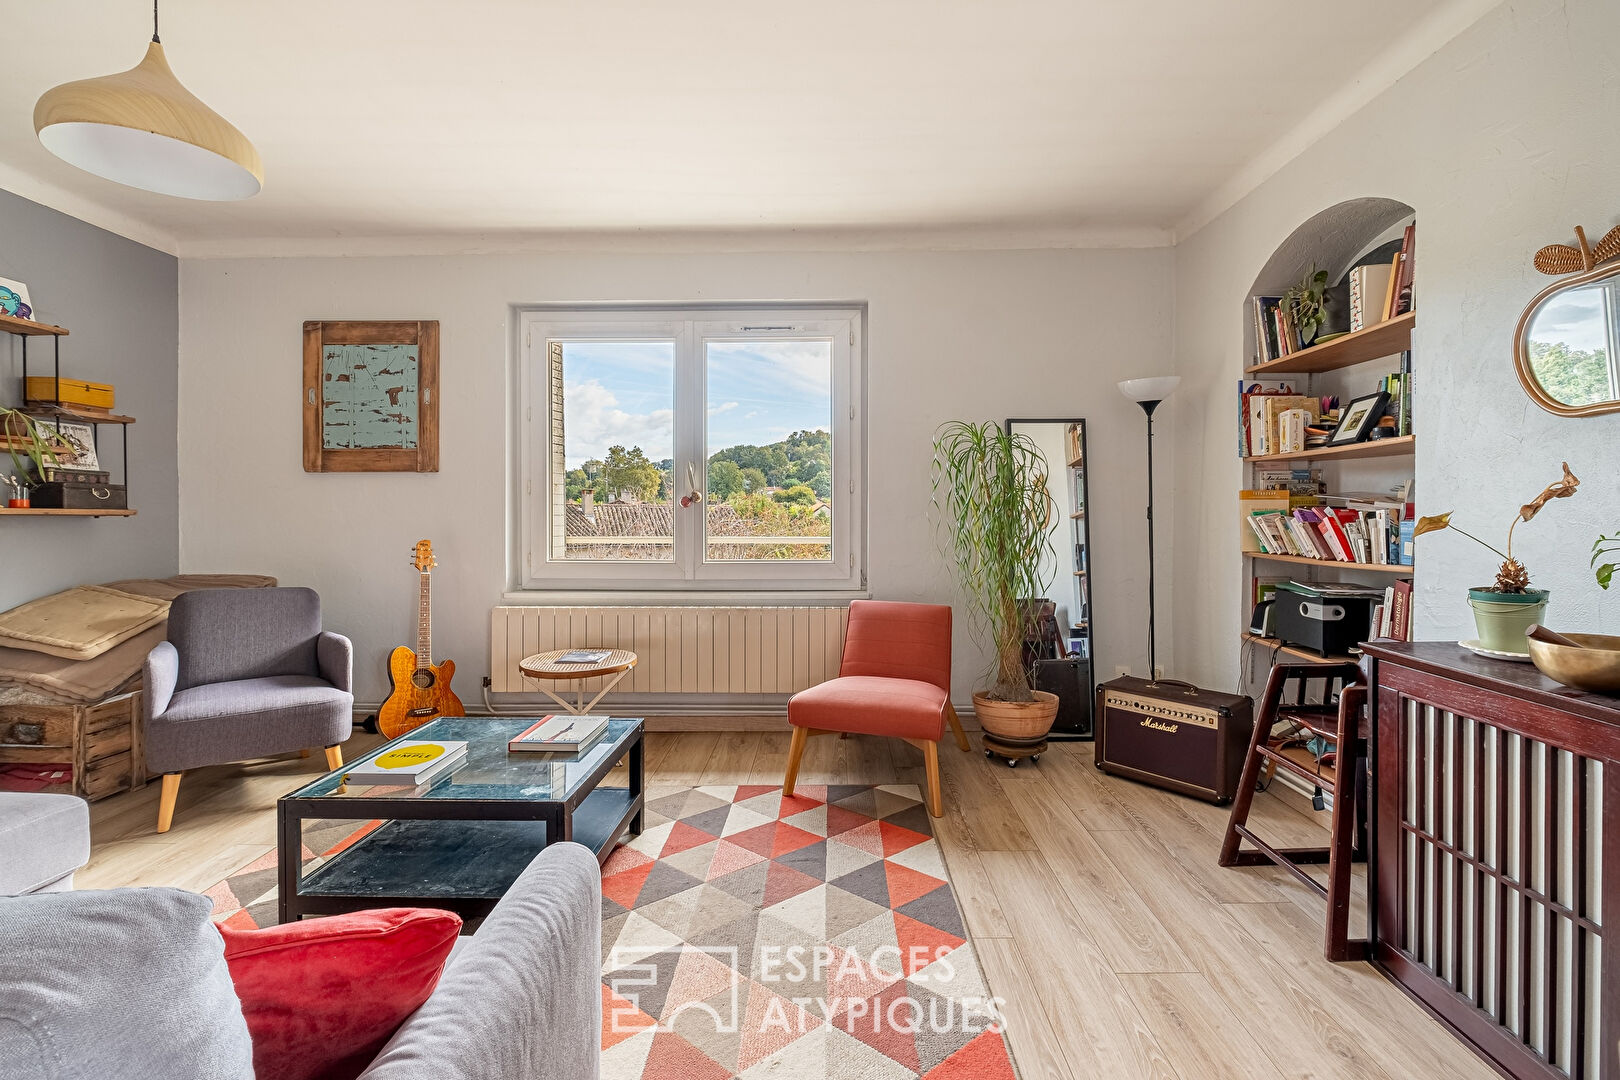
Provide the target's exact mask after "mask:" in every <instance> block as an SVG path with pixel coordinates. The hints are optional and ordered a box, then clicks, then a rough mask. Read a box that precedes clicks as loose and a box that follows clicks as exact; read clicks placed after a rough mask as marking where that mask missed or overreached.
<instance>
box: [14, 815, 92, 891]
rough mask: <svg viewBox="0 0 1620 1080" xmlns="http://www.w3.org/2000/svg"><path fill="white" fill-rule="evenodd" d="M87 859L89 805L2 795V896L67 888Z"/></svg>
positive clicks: (88, 859)
mask: <svg viewBox="0 0 1620 1080" xmlns="http://www.w3.org/2000/svg"><path fill="white" fill-rule="evenodd" d="M89 861H90V804H89V803H87V802H85V801H84V800H83V799H81V798H79V797H78V796H77V795H50V794H45V793H37V794H36V793H30V792H20V791H0V896H22V895H24V894H26V893H35V892H57V891H60V890H63V889H71V888H73V873H74V871H76V870H78V869H79V868H80V867H82V866H83V865H84V864H85V863H87V862H89Z"/></svg>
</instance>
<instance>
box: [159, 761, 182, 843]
mask: <svg viewBox="0 0 1620 1080" xmlns="http://www.w3.org/2000/svg"><path fill="white" fill-rule="evenodd" d="M179 795H180V774H179V773H177V772H171V773H164V774H163V792H162V794H161V795H160V796H159V798H158V827H157V831H158V832H160V833H162V832H168V831H169V826H170V825H171V824H173V822H174V801H175V799H176V798H178V797H179Z"/></svg>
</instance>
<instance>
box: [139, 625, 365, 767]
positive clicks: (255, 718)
mask: <svg viewBox="0 0 1620 1080" xmlns="http://www.w3.org/2000/svg"><path fill="white" fill-rule="evenodd" d="M187 595H190V594H187ZM353 719H354V695H352V694H349V693H346V692H344V691H342V690H339V689H337V688H336V687H334V686H332V685H331V684H330V683H327V682H326V681H324V680H322V679H319V678H316V677H315V676H313V675H272V676H268V677H266V678H261V679H241V680H238V681H236V682H222V683H209V684H207V685H205V686H193V687H191V688H190V689H186V690H177V691H175V693H174V695H173V696H172V697H171V698H170V699H169V707H168V709H167V710H166V711H165V712H164V713H163V715H162V716H161V717H159V718H158V721H157V722H156V723H148V724H147V727H146V767H147V769H148V771H150V772H181V771H183V770H185V769H194V768H197V767H198V766H201V765H216V764H219V763H220V762H224V761H245V760H247V759H248V758H256V757H267V756H269V755H271V754H284V753H286V752H287V751H288V750H292V749H297V748H301V747H311V748H313V747H317V746H333V745H336V744H337V743H340V742H343V741H344V740H346V739H347V738H348V737H349V735H350V734H351V733H352V726H353Z"/></svg>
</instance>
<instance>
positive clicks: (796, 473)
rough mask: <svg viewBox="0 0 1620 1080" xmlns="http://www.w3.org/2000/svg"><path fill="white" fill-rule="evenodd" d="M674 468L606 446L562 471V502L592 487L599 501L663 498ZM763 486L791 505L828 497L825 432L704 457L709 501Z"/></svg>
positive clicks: (828, 446) (635, 448)
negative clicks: (564, 488) (577, 465)
mask: <svg viewBox="0 0 1620 1080" xmlns="http://www.w3.org/2000/svg"><path fill="white" fill-rule="evenodd" d="M674 465H675V463H674V462H673V461H671V460H670V459H668V458H665V459H664V460H662V461H656V462H655V461H652V460H649V459H648V457H647V455H646V454H645V453H644V452H643V451H642V449H641V447H639V446H633V447H631V448H630V449H628V450H626V449H625V448H624V447H623V446H611V447H609V448H608V452H607V457H606V459H595V458H593V459H592V460H590V461H587V462H586V463H585V465H584V467H583V468H576V469H570V470H568V476H567V492H568V496H567V497H568V501H569V502H578V501H579V498H580V494H581V493H582V492H583V491H584V490H585V489H586V488H588V487H589V488H595V490H596V492H597V497H598V498H599V499H601V500H603V501H607V500H611V499H617V498H626V499H631V500H636V501H640V502H652V501H654V500H660V501H661V500H664V499H667V498H669V496H670V475H669V474H670V472H671V470H672V469H673V468H674ZM767 488H778V489H781V490H778V491H776V492H774V493H772V498H773V499H774V500H775V501H776V502H778V503H785V504H789V505H794V506H814V505H815V503H816V502H817V501H818V500H822V499H827V498H830V497H831V496H832V435H831V434H830V433H828V432H825V431H795V432H794V433H793V434H791V435H789V436H788V437H787V438H785V439H783V440H782V441H781V442H774V443H771V444H770V445H768V446H733V447H730V448H728V449H725V450H721V451H719V452H717V453H715V454H714V455H712V456H711V457H710V458H709V498H710V500H711V501H712V502H716V503H721V502H734V501H735V497H736V496H739V495H753V494H758V493H760V492H763V491H765V489H767Z"/></svg>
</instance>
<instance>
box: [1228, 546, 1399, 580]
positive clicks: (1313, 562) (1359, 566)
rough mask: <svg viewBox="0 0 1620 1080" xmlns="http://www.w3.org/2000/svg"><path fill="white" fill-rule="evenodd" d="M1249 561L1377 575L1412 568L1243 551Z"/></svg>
mask: <svg viewBox="0 0 1620 1080" xmlns="http://www.w3.org/2000/svg"><path fill="white" fill-rule="evenodd" d="M1243 554H1244V555H1246V556H1248V557H1249V558H1251V559H1264V560H1265V561H1266V562H1281V563H1297V564H1299V565H1301V566H1320V567H1325V568H1327V569H1329V570H1370V571H1372V572H1374V573H1379V574H1410V573H1411V572H1412V567H1410V566H1406V565H1404V564H1400V563H1370V562H1340V561H1339V560H1337V559H1312V558H1309V557H1308V556H1305V555H1267V554H1266V553H1265V552H1262V551H1245V552H1244V553H1243Z"/></svg>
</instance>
